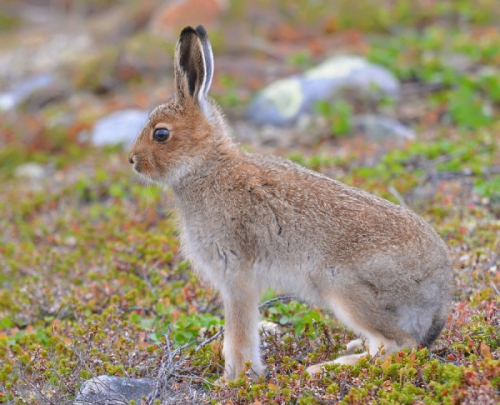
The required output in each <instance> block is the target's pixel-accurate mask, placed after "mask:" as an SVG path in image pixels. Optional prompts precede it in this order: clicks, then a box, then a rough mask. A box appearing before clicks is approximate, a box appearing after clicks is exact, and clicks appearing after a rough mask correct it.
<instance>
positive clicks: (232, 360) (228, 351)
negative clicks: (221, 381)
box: [221, 273, 265, 380]
mask: <svg viewBox="0 0 500 405" xmlns="http://www.w3.org/2000/svg"><path fill="white" fill-rule="evenodd" d="M246 276H247V275H245V274H243V273H240V274H239V275H234V274H233V275H231V276H229V277H228V280H226V285H225V288H224V289H223V290H221V295H222V298H223V301H224V311H225V332H224V349H223V351H224V359H225V363H226V364H225V373H224V377H225V378H226V379H227V380H234V379H235V378H238V375H239V374H240V373H241V372H242V371H243V370H244V368H245V363H246V362H248V361H251V362H252V371H253V373H254V374H255V375H262V374H264V372H265V366H264V365H263V364H262V360H261V358H260V348H259V330H258V323H259V307H258V306H259V298H260V294H259V290H258V288H257V286H256V283H252V281H251V280H248V279H247V277H246Z"/></svg>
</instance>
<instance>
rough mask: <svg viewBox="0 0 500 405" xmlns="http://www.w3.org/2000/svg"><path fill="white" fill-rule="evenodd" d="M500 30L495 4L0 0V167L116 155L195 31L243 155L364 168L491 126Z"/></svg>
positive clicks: (15, 169) (168, 81)
mask: <svg viewBox="0 0 500 405" xmlns="http://www.w3.org/2000/svg"><path fill="white" fill-rule="evenodd" d="M499 21H500V5H499V4H498V2H497V1H495V0H478V1H466V0H449V1H447V0H441V1H433V0H418V1H411V0H360V1H356V2H353V1H348V0H335V1H295V2H288V1H284V0H260V1H246V0H243V1H229V0H183V1H181V0H179V1H161V0H146V1H134V0H131V1H112V0H108V1H97V0H95V1H94V0H90V1H83V0H82V1H77V0H73V1H70V0H2V2H1V7H0V33H1V34H0V122H1V125H0V145H1V147H2V151H1V152H0V153H1V155H0V172H1V175H2V177H10V176H12V175H15V173H17V174H18V175H19V174H20V173H21V174H22V173H23V167H22V166H21V167H19V166H20V165H22V164H23V163H26V162H30V163H33V164H32V165H30V166H29V167H28V169H30V168H31V170H32V175H37V173H38V175H39V176H41V177H44V176H45V175H46V174H47V173H45V171H47V170H48V171H50V170H51V168H52V169H58V168H61V167H64V165H65V164H68V163H70V162H71V163H73V162H75V159H76V160H78V159H83V158H85V157H86V156H88V154H89V153H92V152H91V150H85V147H87V146H92V145H97V146H103V145H108V144H109V145H112V144H115V143H117V142H123V143H124V144H125V145H128V144H129V143H130V142H131V140H132V139H133V138H134V137H135V135H136V133H137V132H138V130H139V129H140V128H141V125H142V123H143V122H144V121H145V118H146V116H147V111H148V110H150V109H151V108H153V107H154V106H156V105H157V104H159V103H161V102H163V101H164V100H165V99H166V98H167V97H168V96H169V95H170V94H171V91H172V84H173V83H172V76H173V71H172V56H173V55H172V54H173V50H174V47H175V42H176V40H177V37H178V34H179V32H180V30H181V29H182V28H183V27H184V26H186V25H194V26H196V25H197V24H203V25H205V27H206V28H207V30H208V32H209V35H210V39H211V42H212V46H213V50H214V53H215V58H216V69H215V78H214V81H213V85H212V91H211V95H212V97H214V98H215V99H216V100H217V101H218V102H219V103H220V104H221V106H222V107H223V109H224V111H225V112H226V114H227V116H228V118H229V120H230V121H231V123H232V124H233V125H234V128H235V131H234V134H235V137H236V138H237V140H238V141H240V142H242V143H243V144H249V145H251V147H252V148H254V149H259V150H260V149H266V148H271V149H272V151H273V152H277V153H285V154H286V153H287V152H290V151H291V150H294V151H296V152H298V153H302V152H304V153H306V154H307V153H309V152H311V151H313V153H315V152H317V150H318V147H320V149H321V150H322V151H323V152H324V154H328V155H330V156H338V157H340V158H342V159H343V158H345V157H346V156H355V157H356V158H360V159H361V161H358V163H362V164H368V165H373V164H375V163H376V162H377V161H378V159H380V157H381V156H382V155H383V154H385V153H386V152H387V151H388V150H391V149H392V148H394V147H396V148H398V147H401V146H402V145H404V144H405V143H406V142H407V141H411V140H416V139H420V140H425V141H428V140H430V139H432V140H434V139H435V138H436V134H438V133H443V132H446V133H448V135H449V136H450V137H451V136H452V135H451V134H449V132H453V133H455V132H456V131H457V130H458V131H467V130H477V129H479V128H483V127H488V126H493V127H495V128H497V127H498V125H497V124H495V117H496V116H497V115H498V103H499V101H500V75H499V70H498V69H499V67H500V53H499V50H500V35H499V34H498V28H499V27H498V22H499ZM280 79H286V80H280ZM77 146H78V147H77ZM450 147H451V148H452V149H453V147H452V146H450ZM314 149H316V151H314ZM442 152H443V153H447V152H450V153H453V152H454V151H453V150H450V151H447V150H444V151H442ZM36 164H40V165H41V166H39V165H38V166H37V165H36ZM26 173H28V176H29V170H27V171H26Z"/></svg>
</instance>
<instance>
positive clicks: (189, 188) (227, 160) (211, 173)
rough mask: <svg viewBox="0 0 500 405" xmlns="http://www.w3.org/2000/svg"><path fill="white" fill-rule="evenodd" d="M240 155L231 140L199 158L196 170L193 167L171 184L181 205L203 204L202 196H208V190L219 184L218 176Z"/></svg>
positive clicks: (218, 144)
mask: <svg viewBox="0 0 500 405" xmlns="http://www.w3.org/2000/svg"><path fill="white" fill-rule="evenodd" d="M240 155H241V152H240V151H239V150H238V148H237V147H236V145H234V144H233V143H232V142H231V141H230V140H223V141H222V142H217V146H216V147H215V148H214V150H213V152H212V153H209V154H208V155H206V156H203V157H201V156H200V157H199V162H197V164H196V168H194V165H193V166H191V167H192V168H193V170H191V171H189V172H188V173H185V175H184V176H182V178H179V179H178V181H176V182H174V183H172V184H170V188H171V189H172V191H173V192H174V194H175V196H176V197H177V200H178V202H179V204H180V205H191V204H192V203H198V202H201V201H200V200H201V198H202V197H201V195H202V194H206V193H205V191H206V189H207V188H210V187H211V184H212V183H213V182H217V178H218V174H219V173H221V172H226V171H227V168H230V167H231V166H232V164H233V162H234V160H235V159H238V157H239V156H240Z"/></svg>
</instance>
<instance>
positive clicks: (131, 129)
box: [91, 110, 148, 148]
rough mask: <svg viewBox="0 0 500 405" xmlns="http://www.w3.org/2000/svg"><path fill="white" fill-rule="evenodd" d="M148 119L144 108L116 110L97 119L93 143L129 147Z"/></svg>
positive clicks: (93, 132) (92, 137)
mask: <svg viewBox="0 0 500 405" xmlns="http://www.w3.org/2000/svg"><path fill="white" fill-rule="evenodd" d="M147 119H148V112H147V111H144V110H122V111H115V112H113V113H111V114H109V115H107V116H105V117H103V118H100V119H99V120H97V121H96V123H95V126H94V130H93V131H92V136H91V139H92V143H93V144H94V145H96V146H104V145H116V144H123V145H124V147H126V148H129V147H130V146H131V145H132V142H133V141H134V139H135V138H136V137H137V135H138V134H139V132H140V130H141V129H142V128H143V126H144V124H145V123H146V121H147Z"/></svg>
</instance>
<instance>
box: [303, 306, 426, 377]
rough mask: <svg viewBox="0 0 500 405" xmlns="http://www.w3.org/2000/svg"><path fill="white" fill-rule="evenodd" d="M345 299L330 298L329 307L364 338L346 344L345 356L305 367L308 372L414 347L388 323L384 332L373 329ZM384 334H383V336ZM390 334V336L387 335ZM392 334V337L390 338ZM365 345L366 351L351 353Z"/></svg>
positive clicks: (315, 372) (413, 341)
mask: <svg viewBox="0 0 500 405" xmlns="http://www.w3.org/2000/svg"><path fill="white" fill-rule="evenodd" d="M345 302H346V301H343V300H340V299H332V300H331V308H332V310H333V311H334V313H335V316H336V317H337V318H338V320H339V321H341V322H342V323H343V324H344V325H345V326H347V327H348V328H350V329H352V330H353V331H354V332H356V333H357V334H359V335H360V336H363V337H364V338H366V340H365V343H364V345H363V341H362V340H361V339H356V340H353V341H352V342H350V343H349V344H348V345H347V348H346V351H345V354H346V355H345V356H341V357H339V358H337V359H335V360H333V361H329V362H325V363H320V364H315V365H313V366H310V367H308V368H307V371H308V372H309V373H310V374H319V373H321V371H322V367H323V366H325V365H326V364H351V365H353V364H356V363H357V362H358V361H359V360H360V359H361V358H362V357H363V356H367V355H370V356H375V355H377V354H379V355H382V356H386V355H388V354H390V353H393V352H395V351H396V350H398V349H400V348H402V347H415V346H417V343H416V342H415V340H413V339H412V338H410V337H409V336H408V335H407V334H405V333H404V332H403V331H401V330H399V329H398V328H396V327H392V326H391V325H390V324H388V325H386V328H387V329H386V331H385V332H386V333H384V334H382V333H381V332H380V331H377V330H375V329H374V328H373V327H372V325H371V324H370V323H369V321H368V320H366V319H362V317H361V316H359V314H358V317H356V318H355V317H354V316H353V315H352V312H353V311H352V310H351V308H352V307H349V306H348V305H346V304H345ZM384 335H385V336H384ZM387 336H391V338H389V337H387ZM392 336H393V338H392ZM362 347H365V348H366V351H365V352H363V353H358V354H351V353H352V352H353V351H354V350H356V349H359V348H362Z"/></svg>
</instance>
